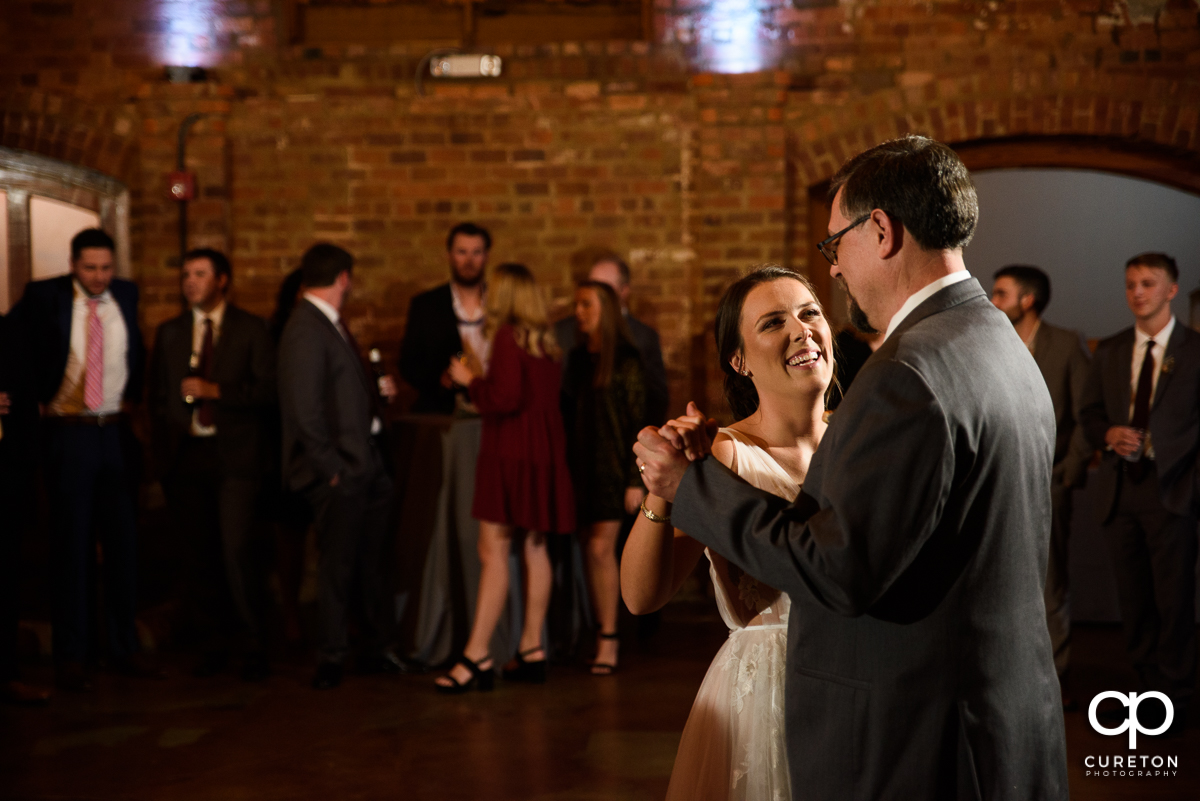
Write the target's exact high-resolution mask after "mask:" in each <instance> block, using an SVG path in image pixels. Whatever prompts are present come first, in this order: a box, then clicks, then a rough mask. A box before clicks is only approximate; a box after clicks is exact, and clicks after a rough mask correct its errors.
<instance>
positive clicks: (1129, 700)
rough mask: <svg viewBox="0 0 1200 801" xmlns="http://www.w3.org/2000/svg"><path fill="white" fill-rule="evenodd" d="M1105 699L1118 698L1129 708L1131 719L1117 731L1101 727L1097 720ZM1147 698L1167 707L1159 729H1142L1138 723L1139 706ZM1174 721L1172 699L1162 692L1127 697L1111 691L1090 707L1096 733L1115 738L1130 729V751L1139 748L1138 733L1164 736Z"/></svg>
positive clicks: (1125, 721)
mask: <svg viewBox="0 0 1200 801" xmlns="http://www.w3.org/2000/svg"><path fill="white" fill-rule="evenodd" d="M1105 698H1116V699H1117V700H1118V701H1120V702H1121V703H1122V704H1124V705H1125V706H1127V707H1129V717H1128V718H1127V719H1126V720H1124V721H1123V722H1122V723H1121V725H1120V726H1118V727H1117V728H1115V729H1108V728H1105V727H1104V726H1101V725H1100V721H1098V720H1096V708H1097V707H1099V706H1100V702H1101V701H1103V700H1104V699H1105ZM1146 698H1157V699H1158V700H1160V701H1162V702H1163V706H1165V707H1166V708H1167V717H1166V719H1165V720H1164V721H1163V723H1162V725H1161V726H1159V727H1158V728H1157V729H1145V728H1142V724H1141V723H1139V722H1138V716H1137V709H1138V704H1140V703H1141V702H1142V700H1143V699H1146ZM1174 719H1175V707H1174V705H1172V704H1171V699H1170V698H1167V696H1165V695H1163V694H1162V693H1160V692H1148V693H1142V694H1141V695H1138V694H1137V693H1130V694H1129V695H1128V696H1126V695H1125V694H1124V693H1119V692H1116V691H1114V690H1109V691H1108V692H1103V693H1100V694H1099V695H1097V696H1096V697H1095V698H1093V699H1092V703H1091V705H1090V706H1089V707H1088V722H1089V723H1091V724H1092V728H1093V729H1095V730H1096V731H1098V732H1099V733H1100V734H1107V735H1109V736H1113V735H1117V734H1120V733H1121V732H1123V731H1125V730H1126V729H1128V730H1129V747H1130V749H1133V748H1137V736H1138V732H1141V733H1142V734H1148V735H1150V736H1154V735H1156V734H1162V733H1163V732H1164V731H1166V730H1167V729H1169V728H1170V727H1171V721H1173V720H1174Z"/></svg>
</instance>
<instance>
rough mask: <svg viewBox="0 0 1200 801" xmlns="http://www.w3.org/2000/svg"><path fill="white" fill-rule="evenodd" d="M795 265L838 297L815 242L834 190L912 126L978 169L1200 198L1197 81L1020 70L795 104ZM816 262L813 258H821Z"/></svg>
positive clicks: (791, 115) (791, 141) (790, 114)
mask: <svg viewBox="0 0 1200 801" xmlns="http://www.w3.org/2000/svg"><path fill="white" fill-rule="evenodd" d="M785 124H786V126H787V129H788V150H789V158H788V162H789V172H790V176H789V177H790V184H791V186H790V196H791V197H790V202H789V204H788V209H789V224H788V228H789V240H790V242H791V243H792V247H791V248H790V251H791V252H790V259H789V262H790V263H791V264H793V265H794V266H796V267H798V268H800V269H807V270H808V271H809V273H810V275H811V277H812V278H813V280H814V283H816V285H817V288H818V291H819V292H820V293H821V294H822V295H823V296H824V298H825V299H826V300H828V299H829V295H830V292H829V289H830V287H829V276H828V274H827V272H826V270H825V269H824V264H823V262H821V261H820V257H819V256H816V252H817V251H816V249H815V243H816V242H817V241H819V240H820V239H822V238H824V231H825V227H826V223H827V222H828V205H827V203H826V200H825V187H826V186H827V185H828V181H829V179H830V178H831V177H832V176H833V174H834V173H835V172H836V171H837V169H838V167H839V166H840V165H841V164H842V163H843V162H844V161H845V160H846V159H848V158H850V157H851V156H853V155H855V154H856V153H859V152H861V151H863V150H865V149H867V148H869V147H872V146H874V145H876V144H878V143H879V142H882V141H885V140H887V139H893V138H896V137H898V136H903V135H905V134H908V133H920V134H924V135H926V136H931V137H933V138H935V139H938V140H940V141H943V142H946V143H947V144H950V145H952V146H953V147H955V149H956V150H958V151H959V153H960V154H961V155H962V157H963V160H964V161H965V162H966V164H967V166H968V167H970V168H971V169H988V168H1002V167H1073V168H1077V169H1094V170H1101V171H1106V172H1115V173H1120V174H1124V175H1131V176H1135V177H1139V178H1144V179H1147V180H1152V181H1157V182H1159V183H1163V184H1167V185H1169V186H1173V187H1175V188H1178V189H1183V190H1185V191H1189V192H1193V193H1196V194H1200V81H1192V80H1188V81H1182V80H1167V79H1163V78H1156V77H1153V76H1151V75H1148V74H1128V75H1114V74H1111V73H1100V72H1093V71H1081V72H1062V71H1059V72H1040V73H1038V72H1011V73H1008V74H1007V75H1002V76H998V75H995V74H986V73H985V74H978V75H969V76H963V77H960V78H954V79H945V80H930V81H928V82H926V83H924V84H923V85H921V86H918V87H910V88H906V89H891V90H886V91H881V92H877V93H875V94H872V95H870V96H869V97H866V98H863V99H861V100H857V101H854V102H851V103H847V104H846V105H844V106H841V107H839V108H838V109H837V110H836V111H832V112H825V113H818V114H816V115H814V114H813V108H812V107H811V106H804V107H801V106H796V107H795V108H788V109H787V110H786V113H785ZM814 258H815V259H816V261H814Z"/></svg>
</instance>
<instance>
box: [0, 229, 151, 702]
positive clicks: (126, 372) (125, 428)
mask: <svg viewBox="0 0 1200 801" xmlns="http://www.w3.org/2000/svg"><path fill="white" fill-rule="evenodd" d="M113 251H114V245H113V241H112V238H111V237H109V235H108V234H106V233H105V232H104V231H101V230H99V229H97V228H89V229H87V230H84V231H80V232H79V233H78V234H76V235H75V238H74V239H72V240H71V273H70V274H69V275H65V276H62V277H59V278H50V279H47V280H44V281H34V282H32V283H30V284H29V285H28V286H26V287H25V294H24V296H23V297H22V298H21V302H20V303H18V304H17V307H16V308H15V309H14V311H13V316H14V317H15V318H16V326H17V328H18V330H19V335H20V338H21V353H22V356H23V359H24V363H23V365H22V371H21V372H22V377H23V378H22V381H23V384H24V386H25V387H26V391H27V393H28V394H29V396H30V397H31V398H33V400H35V401H36V402H37V403H38V406H39V409H40V412H41V417H42V428H43V430H44V433H45V444H44V447H43V450H42V452H43V455H44V459H45V476H46V484H47V489H48V491H49V493H50V508H51V515H52V519H53V534H52V540H51V543H52V564H53V567H52V570H53V586H54V660H55V669H56V674H55V677H56V682H57V683H58V685H59V686H60V687H61V688H63V689H66V690H74V691H82V690H87V689H90V687H91V680H90V678H89V676H88V672H87V666H88V664H89V663H90V662H91V661H92V659H91V657H93V656H95V655H93V654H90V653H89V644H90V643H91V642H92V641H93V639H94V638H93V637H92V636H91V632H90V631H89V624H90V623H91V621H93V620H94V616H93V615H92V614H91V609H90V606H91V601H92V598H93V597H94V595H93V593H92V592H91V591H90V590H89V587H90V586H91V582H90V581H89V574H90V573H91V571H92V570H93V569H94V567H95V553H96V546H95V541H94V539H93V538H94V537H96V538H98V539H99V542H100V544H101V546H102V548H103V553H104V560H103V586H104V593H103V597H104V601H105V606H106V609H105V613H106V617H105V626H104V630H105V632H106V635H107V637H106V639H107V642H106V643H105V644H104V645H105V650H106V651H107V656H108V660H109V667H110V668H111V669H112V670H114V671H116V672H118V673H122V674H126V675H149V674H152V673H153V672H154V671H153V670H152V669H151V668H150V667H149V666H148V665H147V664H146V663H145V662H143V661H142V660H141V659H139V658H138V656H137V650H138V640H137V631H136V628H135V625H134V612H135V601H136V587H135V585H136V576H137V568H136V555H137V553H136V551H137V549H136V512H135V507H134V494H135V491H136V470H135V467H136V461H135V460H136V453H137V446H136V443H135V442H134V440H133V435H132V432H131V431H130V428H129V423H128V416H127V411H128V407H129V405H130V404H132V403H135V402H136V401H137V399H138V398H139V397H140V396H141V389H142V370H143V367H144V363H145V353H144V348H143V345H142V336H141V332H140V331H139V329H138V323H137V303H138V291H137V287H136V286H135V285H134V284H133V283H132V282H130V281H124V280H121V279H119V278H114V277H113Z"/></svg>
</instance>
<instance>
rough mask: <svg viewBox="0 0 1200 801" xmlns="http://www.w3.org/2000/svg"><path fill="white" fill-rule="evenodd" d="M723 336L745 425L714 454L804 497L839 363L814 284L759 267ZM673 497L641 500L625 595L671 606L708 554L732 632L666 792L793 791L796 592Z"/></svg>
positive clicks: (722, 315)
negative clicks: (681, 514) (703, 529)
mask: <svg viewBox="0 0 1200 801" xmlns="http://www.w3.org/2000/svg"><path fill="white" fill-rule="evenodd" d="M716 338H717V352H718V354H719V356H720V360H721V369H722V370H723V371H724V372H725V396H726V399H727V400H728V401H729V406H730V407H731V409H732V411H733V413H734V416H735V417H736V418H737V422H736V423H734V424H733V425H731V426H729V427H728V428H722V429H721V430H720V433H719V434H718V435H717V437H716V438H715V439H714V441H713V445H712V453H713V456H714V457H716V458H717V459H719V460H720V461H721V462H722V464H724V465H725V466H726V467H728V468H729V469H730V470H733V471H734V472H735V473H737V474H738V475H739V476H741V477H742V478H743V479H745V480H746V481H748V482H750V483H751V484H753V485H754V486H756V487H758V488H759V489H762V490H764V491H767V492H772V493H774V494H776V495H779V496H781V497H783V498H786V499H787V500H789V501H791V500H794V499H795V497H796V495H797V494H798V493H799V491H800V485H801V484H802V483H803V482H804V476H805V474H806V473H807V472H808V463H809V460H810V459H811V458H812V455H813V452H814V451H816V449H817V443H818V442H820V439H821V435H822V434H823V433H824V432H825V422H824V420H823V417H822V416H823V413H824V410H825V397H826V394H827V390H828V389H829V385H830V383H831V382H832V380H833V369H834V364H833V361H834V360H833V336H832V334H831V332H830V329H829V323H828V322H827V321H826V319H825V315H824V313H823V311H822V309H821V305H820V304H819V303H818V302H817V299H816V295H815V293H814V292H813V288H812V285H811V284H810V283H809V282H808V280H807V279H806V278H805V277H803V276H802V275H800V274H798V273H795V272H793V271H791V270H787V269H784V268H782V267H776V266H765V267H760V268H758V269H756V270H754V271H753V272H751V273H749V274H748V275H746V276H745V277H743V278H741V279H740V280H739V281H737V282H736V283H734V284H733V285H732V286H731V287H730V288H729V289H728V290H727V291H726V292H725V295H724V297H722V298H721V304H720V307H719V308H718V310H717V319H716ZM688 412H689V414H692V413H694V409H692V408H689V410H688ZM668 425H674V423H668ZM670 507H671V505H670V504H669V503H667V502H666V501H664V500H663V499H662V498H659V497H656V496H654V495H650V496H649V497H648V498H646V500H645V501H644V502H643V504H642V509H641V512H642V513H641V514H640V515H639V516H638V519H637V523H636V524H635V525H634V527H633V531H632V532H631V533H630V535H629V541H628V543H627V544H626V546H625V552H624V556H623V558H622V561H621V594H622V596H623V597H624V599H625V603H626V605H628V607H629V609H630V610H631V611H632V612H634V613H635V614H646V613H647V612H652V611H654V610H656V609H659V608H661V607H662V606H663V605H664V604H665V603H666V602H667V601H668V600H670V598H671V596H672V595H674V594H675V592H676V591H677V590H678V589H679V587H680V586H681V585H682V584H683V582H684V580H685V579H686V578H687V577H688V575H690V574H691V573H692V571H693V569H694V568H695V566H696V563H697V562H698V561H699V560H700V555H701V554H702V553H703V554H705V555H706V556H707V557H708V561H709V575H710V576H711V577H712V581H713V584H714V585H715V587H716V596H717V606H718V608H719V609H720V612H721V617H722V618H723V619H724V620H725V623H726V624H727V625H728V626H729V629H730V631H729V639H728V640H726V641H725V644H724V645H723V646H721V650H720V651H718V652H717V656H716V658H715V659H714V660H713V663H712V665H711V667H709V669H708V673H707V675H706V676H705V677H704V681H703V683H702V684H701V685H700V691H699V692H698V693H697V694H696V701H695V704H693V706H692V712H691V715H689V717H688V721H687V725H686V726H685V727H684V730H683V738H682V739H681V740H680V743H679V753H678V754H677V755H676V757H675V767H674V770H673V771H672V773H671V783H670V787H669V788H668V790H667V799H668V801H676V800H678V801H684V800H685V799H686V801H717V799H722V800H724V799H729V801H733V800H734V799H737V801H786V800H787V799H790V798H791V789H790V787H789V782H788V765H787V750H786V745H785V740H784V704H783V685H784V657H785V654H786V653H787V621H788V610H789V607H790V606H791V601H790V600H789V599H788V597H787V596H786V595H784V594H783V593H780V592H779V591H777V590H774V589H772V588H770V587H768V586H766V585H764V584H762V583H760V582H759V581H757V580H756V579H754V578H753V577H752V576H749V575H746V574H744V573H742V572H741V571H740V570H739V569H738V568H737V567H735V566H734V565H732V564H730V563H729V562H727V561H726V560H725V559H724V558H723V557H721V556H719V555H718V554H715V553H712V552H711V551H708V550H707V549H705V548H704V546H703V545H701V544H700V543H699V542H697V541H696V540H693V539H692V538H690V537H688V536H687V535H686V534H684V533H683V532H682V531H678V530H674V529H672V527H671V524H670V519H671V508H670Z"/></svg>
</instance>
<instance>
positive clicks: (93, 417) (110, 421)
mask: <svg viewBox="0 0 1200 801" xmlns="http://www.w3.org/2000/svg"><path fill="white" fill-rule="evenodd" d="M42 419H43V420H45V421H46V422H48V423H53V424H54V425H60V426H95V427H96V428H104V427H105V426H111V425H116V424H117V423H120V422H123V421H124V420H125V413H124V412H113V413H112V414H63V415H50V416H48V417H43V418H42Z"/></svg>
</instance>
